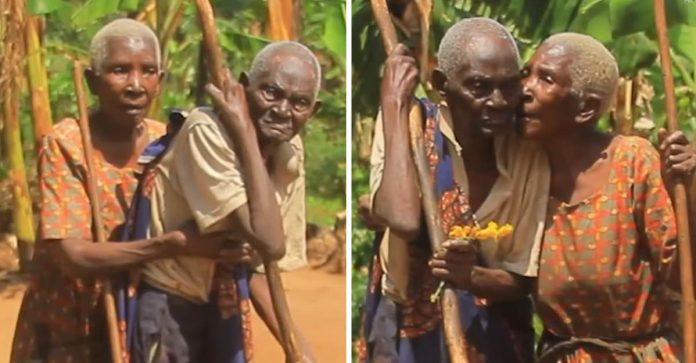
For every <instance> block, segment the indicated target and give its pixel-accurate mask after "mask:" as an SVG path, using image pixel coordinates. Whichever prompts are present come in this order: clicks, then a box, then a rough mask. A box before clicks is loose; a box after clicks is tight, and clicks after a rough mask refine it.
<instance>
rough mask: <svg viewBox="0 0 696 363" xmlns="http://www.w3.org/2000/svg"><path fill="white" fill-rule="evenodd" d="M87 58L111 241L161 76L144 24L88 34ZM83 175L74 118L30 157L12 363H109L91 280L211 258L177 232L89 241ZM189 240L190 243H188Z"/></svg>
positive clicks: (205, 247) (157, 126)
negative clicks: (34, 180) (29, 207)
mask: <svg viewBox="0 0 696 363" xmlns="http://www.w3.org/2000/svg"><path fill="white" fill-rule="evenodd" d="M90 57H91V67H90V68H89V69H87V70H86V71H85V74H86V77H87V80H88V82H89V87H90V90H91V91H92V93H93V94H94V95H95V96H96V98H97V100H98V104H97V107H96V109H95V110H94V112H93V113H92V114H91V115H90V122H91V133H92V134H91V137H92V143H93V147H94V149H95V151H96V152H95V156H96V160H94V165H95V168H96V170H95V171H94V172H95V175H96V178H97V182H98V185H99V198H100V201H101V206H102V219H103V222H104V227H105V228H106V234H107V236H109V240H111V241H117V240H118V233H119V232H118V231H119V230H120V228H119V227H120V226H121V225H122V223H123V222H124V218H125V210H124V208H125V207H124V204H125V203H127V200H128V198H130V196H131V195H132V194H133V193H134V190H135V188H136V184H137V180H136V178H135V175H134V173H133V172H134V170H135V169H137V168H138V164H137V159H138V157H139V155H140V153H141V152H142V150H143V149H144V148H145V146H146V145H147V144H148V143H149V142H150V141H152V140H154V139H156V138H157V137H159V136H160V135H161V134H163V133H164V126H163V124H161V123H159V122H156V121H153V120H148V119H146V118H145V114H146V111H147V109H148V107H149V105H150V103H151V102H152V99H153V98H154V96H155V95H156V94H157V92H158V91H159V84H160V80H161V78H162V75H163V73H162V70H161V64H160V50H159V43H158V41H157V37H156V36H155V34H154V33H153V32H152V30H150V29H149V28H148V27H147V26H145V25H143V24H141V23H138V22H136V21H133V20H129V19H119V20H116V21H113V22H111V23H109V24H108V25H106V26H105V27H103V28H102V29H101V30H100V31H99V32H98V33H97V34H96V35H95V36H94V38H93V39H92V43H91V45H90ZM84 167H85V162H84V154H83V150H82V141H81V137H80V131H79V127H78V124H77V122H76V120H75V119H73V118H67V119H64V120H62V121H61V122H59V123H57V124H56V125H55V126H54V127H53V129H52V131H51V132H50V133H49V134H48V135H47V136H46V138H44V140H43V141H42V145H41V149H40V151H39V190H40V193H41V204H40V209H39V216H40V224H39V233H38V235H39V239H38V240H37V242H36V254H35V256H34V266H35V268H34V273H33V275H32V280H31V283H30V285H29V288H28V290H27V292H26V295H25V297H24V301H23V303H22V308H21V311H20V316H19V319H18V322H17V329H16V333H15V339H14V344H13V348H12V357H11V361H12V362H22V363H24V362H30V361H31V362H35V361H39V362H95V363H96V362H106V361H110V358H109V346H108V343H106V342H108V338H107V331H106V326H105V314H104V308H103V304H102V299H101V285H100V284H98V283H96V278H97V277H105V276H109V275H111V274H113V273H115V272H118V271H123V270H126V269H129V268H132V267H137V266H140V265H142V264H143V263H145V262H147V261H151V260H153V259H157V258H162V257H170V256H176V255H180V254H182V253H187V254H194V255H206V253H210V254H207V255H208V256H215V254H214V253H213V252H217V250H216V249H214V248H209V247H215V246H219V245H220V243H221V242H222V239H221V238H219V237H218V238H208V237H201V236H196V235H194V234H192V232H191V231H189V230H186V231H182V230H178V227H179V226H177V228H173V229H171V230H170V232H169V233H166V234H162V235H159V236H156V237H153V238H143V239H141V240H138V241H133V242H130V243H106V244H96V243H94V236H93V234H92V232H93V231H92V228H91V226H92V225H93V223H92V222H93V219H92V215H91V210H90V201H89V199H88V197H87V192H86V190H85V186H84V185H85V184H84V182H85V174H84ZM124 199H125V200H124ZM124 202H125V203H124ZM190 237H193V238H195V240H196V243H195V244H193V245H191V244H189V242H190V239H189V238H190ZM192 248H195V250H194V249H192Z"/></svg>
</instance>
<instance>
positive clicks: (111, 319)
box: [73, 61, 128, 363]
mask: <svg viewBox="0 0 696 363" xmlns="http://www.w3.org/2000/svg"><path fill="white" fill-rule="evenodd" d="M73 80H74V81H75V95H76V96H77V104H78V110H79V113H80V116H79V119H78V123H79V125H80V134H81V135H82V148H83V149H84V153H85V168H86V175H85V183H86V184H87V195H88V197H89V201H90V206H91V208H92V223H93V225H92V227H93V231H92V232H93V233H94V235H95V236H96V238H97V242H98V243H106V235H105V232H104V224H103V222H102V218H101V203H100V201H99V194H98V190H97V180H96V175H95V173H94V153H93V150H92V136H91V134H90V131H89V115H88V112H87V97H86V96H85V89H84V86H83V81H82V65H81V64H80V62H78V61H75V62H74V67H73ZM103 286H104V309H105V312H106V322H107V329H108V333H109V344H110V347H111V361H112V362H114V363H122V362H127V361H128V356H127V352H126V351H125V349H124V347H123V345H122V343H123V342H122V340H121V337H120V334H119V332H118V320H117V319H116V303H115V300H114V295H113V292H112V289H111V282H110V281H109V280H106V279H105V280H104V281H103Z"/></svg>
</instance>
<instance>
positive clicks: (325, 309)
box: [0, 269, 346, 363]
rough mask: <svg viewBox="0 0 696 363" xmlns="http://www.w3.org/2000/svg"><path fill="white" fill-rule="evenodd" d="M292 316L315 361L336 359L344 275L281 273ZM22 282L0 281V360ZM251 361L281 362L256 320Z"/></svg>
mask: <svg viewBox="0 0 696 363" xmlns="http://www.w3.org/2000/svg"><path fill="white" fill-rule="evenodd" d="M283 282H284V284H285V290H286V292H287V298H288V303H289V304H290V310H291V312H292V313H293V319H294V320H295V322H296V324H297V325H298V326H299V327H300V329H302V331H303V332H304V334H305V335H306V336H307V339H309V341H310V343H311V344H312V347H313V349H314V353H315V355H316V357H317V361H318V362H340V361H344V360H345V356H346V354H345V351H346V335H345V332H346V318H345V316H346V311H345V308H346V287H345V286H346V285H345V276H344V275H337V274H336V275H334V274H328V273H326V272H322V271H317V270H310V269H303V270H299V271H294V272H291V273H285V274H283ZM23 293H24V284H22V283H19V282H14V283H12V282H0V363H5V362H8V361H9V355H10V345H11V344H12V337H13V335H14V326H15V322H16V320H17V312H18V310H19V305H20V303H21V301H22V296H23ZM253 333H254V352H255V358H256V359H255V361H256V362H260V363H266V362H269V363H276V362H282V361H283V354H282V350H281V348H280V346H279V345H278V344H277V343H276V342H275V340H274V339H273V336H272V335H271V334H270V332H269V331H268V329H266V327H265V326H264V325H263V322H261V320H260V319H258V318H257V319H255V320H254V326H253Z"/></svg>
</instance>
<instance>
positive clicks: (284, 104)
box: [273, 99, 291, 118]
mask: <svg viewBox="0 0 696 363" xmlns="http://www.w3.org/2000/svg"><path fill="white" fill-rule="evenodd" d="M273 113H275V114H276V116H278V117H279V118H289V117H290V116H291V113H290V101H288V100H287V99H283V100H281V101H280V102H279V103H278V104H277V105H276V106H275V107H274V108H273Z"/></svg>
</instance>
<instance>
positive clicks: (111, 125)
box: [90, 109, 145, 142]
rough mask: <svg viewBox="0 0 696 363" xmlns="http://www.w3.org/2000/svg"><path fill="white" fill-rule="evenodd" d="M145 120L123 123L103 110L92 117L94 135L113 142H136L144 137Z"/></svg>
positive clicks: (91, 123)
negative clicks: (141, 136)
mask: <svg viewBox="0 0 696 363" xmlns="http://www.w3.org/2000/svg"><path fill="white" fill-rule="evenodd" d="M144 122H145V121H144V119H143V120H140V121H137V122H123V120H119V119H118V118H116V117H113V116H111V115H109V114H108V113H106V112H103V111H102V110H101V109H100V110H97V111H96V112H94V113H93V114H92V115H91V117H90V126H91V127H90V128H91V130H92V133H93V134H95V135H97V136H100V137H101V138H105V139H108V140H112V141H118V142H136V141H137V140H138V137H140V135H142V128H143V124H144Z"/></svg>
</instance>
